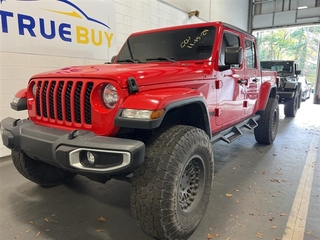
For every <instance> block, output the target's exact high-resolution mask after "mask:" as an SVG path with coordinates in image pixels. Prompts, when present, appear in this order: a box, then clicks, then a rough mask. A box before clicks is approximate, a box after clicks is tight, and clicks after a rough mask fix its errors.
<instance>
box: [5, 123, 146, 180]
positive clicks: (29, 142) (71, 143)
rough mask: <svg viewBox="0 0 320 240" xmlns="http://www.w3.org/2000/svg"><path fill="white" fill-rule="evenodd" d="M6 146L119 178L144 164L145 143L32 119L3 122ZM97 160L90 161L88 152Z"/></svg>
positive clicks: (77, 169)
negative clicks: (68, 128) (50, 125)
mask: <svg viewBox="0 0 320 240" xmlns="http://www.w3.org/2000/svg"><path fill="white" fill-rule="evenodd" d="M1 136H2V141H3V144H4V145H5V146H6V147H8V148H10V149H12V150H15V151H22V152H24V153H25V154H27V155H28V156H29V157H31V158H33V159H35V160H39V161H43V162H46V163H49V164H51V165H54V166H57V167H60V168H64V169H66V170H69V171H73V172H76V173H80V174H81V173H82V174H86V173H90V174H91V173H93V174H107V175H117V174H122V173H128V172H131V171H133V170H134V169H136V168H138V167H139V166H141V165H142V163H143V161H144V153H145V145H144V143H143V142H141V141H137V140H130V139H122V138H114V137H103V136H97V135H94V133H92V132H89V131H77V130H75V131H73V132H68V131H64V130H59V129H55V128H50V127H45V126H40V125H36V124H34V123H33V122H31V121H30V120H27V119H24V120H18V119H13V118H5V119H3V120H2V121H1ZM88 152H90V153H92V155H93V156H95V160H96V161H94V162H93V163H92V161H91V162H89V161H88V160H87V159H86V156H87V155H86V153H88Z"/></svg>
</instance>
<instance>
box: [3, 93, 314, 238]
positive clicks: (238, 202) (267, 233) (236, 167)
mask: <svg viewBox="0 0 320 240" xmlns="http://www.w3.org/2000/svg"><path fill="white" fill-rule="evenodd" d="M280 110H281V114H280V128H279V132H278V136H277V139H276V140H275V142H274V144H273V145H271V146H263V145H259V144H256V143H255V140H254V136H253V133H252V132H250V131H245V134H244V136H243V137H241V138H240V139H239V140H237V141H235V142H234V143H232V144H230V145H228V144H226V143H223V142H220V143H217V144H215V145H214V146H213V147H214V152H215V180H214V184H213V188H212V193H211V201H210V203H209V205H208V208H207V211H206V214H205V216H204V218H203V220H202V221H201V223H200V225H199V227H198V228H197V230H196V231H195V232H194V234H193V235H192V236H191V238H190V239H191V240H199V239H204V240H206V239H210V238H211V237H213V238H211V239H230V240H233V239H243V240H245V239H246V240H247V239H249V240H251V239H267V240H272V239H273V240H275V239H297V240H300V239H305V240H309V239H310V240H311V239H312V240H314V239H320V228H319V226H320V196H319V194H320V150H319V149H320V140H319V137H320V105H314V104H312V99H309V100H307V101H306V102H303V103H302V106H301V108H300V109H299V111H298V114H297V116H296V117H295V118H285V117H284V115H283V106H280ZM129 195H130V185H129V184H128V183H124V182H119V181H114V180H113V181H110V182H108V183H107V184H105V185H103V184H99V183H95V182H92V181H90V180H88V179H86V178H84V177H81V176H77V177H76V178H75V179H74V180H73V181H71V182H69V183H68V184H66V185H63V186H59V187H55V188H41V187H39V186H37V185H36V184H34V183H32V182H30V181H28V180H26V179H24V178H23V177H22V176H20V174H19V173H18V172H17V171H16V170H15V169H14V167H13V165H12V163H11V159H10V158H9V157H7V158H2V159H1V160H0V199H1V202H0V239H1V240H7V239H23V240H31V239H32V240H34V239H55V240H65V239H84V240H91V239H97V240H99V239H101V240H102V239H103V240H125V239H128V240H135V239H139V240H148V239H151V238H150V237H148V236H147V235H145V234H144V233H143V232H142V231H141V230H140V228H139V227H138V226H137V225H136V223H135V221H134V219H133V217H132V215H131V211H130V202H129ZM101 217H102V218H101ZM99 219H100V220H99ZM104 220H105V221H104Z"/></svg>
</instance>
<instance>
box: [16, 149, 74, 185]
mask: <svg viewBox="0 0 320 240" xmlns="http://www.w3.org/2000/svg"><path fill="white" fill-rule="evenodd" d="M11 156H12V161H13V164H14V166H15V167H16V169H17V170H18V172H19V173H20V174H21V175H22V176H24V177H25V178H27V179H29V180H30V181H32V182H35V183H37V184H39V185H41V186H43V187H54V186H57V185H61V184H63V183H65V182H67V181H68V180H70V179H72V178H74V177H75V176H76V174H74V173H71V172H68V171H66V170H63V169H61V168H57V167H54V166H52V165H49V164H47V163H44V162H40V161H36V160H34V159H32V158H30V157H28V156H27V155H26V154H24V153H22V152H18V151H12V153H11Z"/></svg>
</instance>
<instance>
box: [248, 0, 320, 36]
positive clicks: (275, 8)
mask: <svg viewBox="0 0 320 240" xmlns="http://www.w3.org/2000/svg"><path fill="white" fill-rule="evenodd" d="M252 2H253V5H252V9H251V10H252V16H253V18H252V23H251V29H252V31H255V30H261V29H268V28H281V27H289V26H299V25H300V26H301V25H315V24H320V0H252ZM249 27H250V26H249Z"/></svg>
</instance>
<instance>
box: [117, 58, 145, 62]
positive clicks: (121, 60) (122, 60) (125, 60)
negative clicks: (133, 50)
mask: <svg viewBox="0 0 320 240" xmlns="http://www.w3.org/2000/svg"><path fill="white" fill-rule="evenodd" d="M118 62H133V63H139V62H140V61H139V60H134V59H131V58H126V59H120V60H117V63H118Z"/></svg>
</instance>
